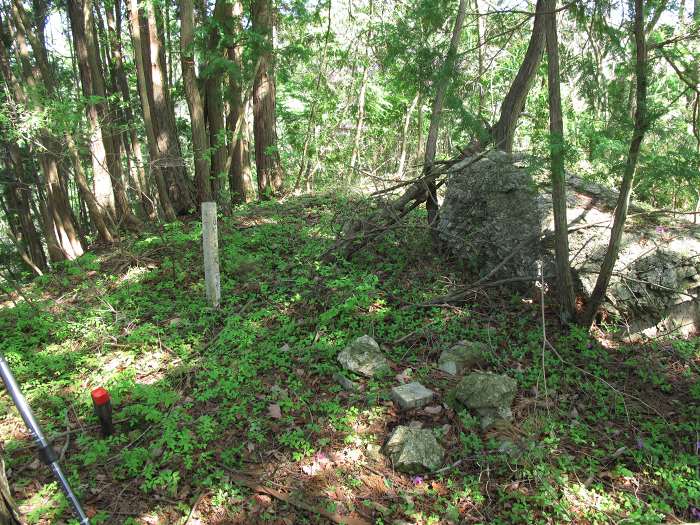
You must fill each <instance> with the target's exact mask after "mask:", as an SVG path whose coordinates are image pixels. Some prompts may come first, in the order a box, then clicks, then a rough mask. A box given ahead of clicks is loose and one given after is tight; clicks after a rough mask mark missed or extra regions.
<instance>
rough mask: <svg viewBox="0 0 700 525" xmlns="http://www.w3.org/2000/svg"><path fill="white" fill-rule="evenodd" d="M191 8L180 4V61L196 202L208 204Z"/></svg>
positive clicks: (204, 136) (204, 135) (185, 0)
mask: <svg viewBox="0 0 700 525" xmlns="http://www.w3.org/2000/svg"><path fill="white" fill-rule="evenodd" d="M193 46H194V6H193V5H192V0H180V57H181V59H182V80H183V84H184V86H185V98H187V106H188V107H189V110H190V122H191V125H192V149H193V150H194V173H195V180H196V181H197V197H198V199H199V202H200V203H201V202H210V201H211V179H210V176H209V170H210V167H211V166H210V163H209V159H208V158H207V154H208V153H209V136H208V135H207V126H206V123H205V122H204V104H203V102H202V95H201V93H200V92H199V87H198V86H197V73H196V71H195V63H194V51H193Z"/></svg>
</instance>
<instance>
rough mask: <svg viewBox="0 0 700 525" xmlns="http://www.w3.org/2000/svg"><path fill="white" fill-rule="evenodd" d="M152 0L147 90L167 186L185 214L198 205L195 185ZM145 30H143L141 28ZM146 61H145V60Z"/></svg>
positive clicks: (148, 5)
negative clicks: (184, 151)
mask: <svg viewBox="0 0 700 525" xmlns="http://www.w3.org/2000/svg"><path fill="white" fill-rule="evenodd" d="M156 7H157V6H155V5H154V4H153V2H146V22H147V28H148V29H147V34H148V46H147V48H146V49H147V50H148V55H149V56H148V58H149V63H150V75H149V76H148V77H147V80H148V81H149V82H147V84H146V91H147V93H148V96H149V104H150V107H151V118H152V120H153V125H154V127H155V132H156V133H155V138H156V144H157V146H158V152H159V155H158V159H157V162H158V164H159V167H160V168H161V170H162V173H163V177H164V179H165V182H166V184H167V186H168V194H169V196H170V200H171V202H172V204H173V207H174V208H175V211H176V212H177V213H178V214H185V213H188V212H190V211H194V210H195V209H196V205H195V197H194V189H193V187H192V183H191V181H190V180H189V179H187V173H186V170H185V164H184V160H183V158H182V152H181V150H180V142H179V140H178V135H177V128H176V126H175V110H174V107H173V105H172V101H171V100H170V92H169V90H168V83H167V78H166V76H165V71H166V69H167V65H166V60H165V50H164V48H163V45H162V38H161V32H162V29H161V28H162V24H159V22H158V18H159V17H160V13H159V12H158V11H157V10H156ZM142 33H143V31H142ZM144 65H145V64H144Z"/></svg>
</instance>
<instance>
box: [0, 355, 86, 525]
mask: <svg viewBox="0 0 700 525" xmlns="http://www.w3.org/2000/svg"><path fill="white" fill-rule="evenodd" d="M0 376H2V381H3V383H5V388H6V389H7V393H8V394H10V397H11V398H12V401H13V402H14V404H15V406H16V407H17V410H18V411H19V414H20V415H21V416H22V419H23V420H24V424H25V425H27V428H28V429H29V431H30V432H31V433H32V437H33V438H34V441H35V442H36V445H37V448H38V449H39V457H40V458H41V460H42V461H43V462H44V463H46V464H47V465H48V466H49V468H50V469H51V472H52V473H53V475H54V477H55V478H56V480H57V481H58V483H59V485H60V486H61V490H63V493H64V494H65V495H66V498H67V499H68V503H70V506H71V507H72V508H73V512H74V513H75V515H76V517H77V518H78V520H79V522H80V525H90V520H89V519H88V517H87V516H86V515H85V512H84V511H83V508H82V507H81V506H80V502H79V501H78V498H77V497H76V496H75V494H74V493H73V491H72V490H71V488H70V485H69V484H68V479H66V476H65V474H64V473H63V470H61V466H60V465H59V464H58V457H57V456H56V452H54V450H53V448H51V444H50V443H49V442H48V440H47V439H46V437H44V433H43V432H42V431H41V427H40V426H39V423H37V421H36V419H35V418H34V414H33V413H32V409H31V408H30V407H29V404H28V403H27V400H26V399H25V397H24V394H22V390H20V388H19V385H18V384H17V381H16V380H15V376H14V375H12V370H10V366H9V365H8V364H7V361H5V358H4V356H3V355H2V354H0Z"/></svg>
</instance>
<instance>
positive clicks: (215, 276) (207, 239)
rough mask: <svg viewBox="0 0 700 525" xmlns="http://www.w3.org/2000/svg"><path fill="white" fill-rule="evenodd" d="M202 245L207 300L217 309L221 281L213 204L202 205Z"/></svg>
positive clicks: (214, 204) (205, 203) (204, 203)
mask: <svg viewBox="0 0 700 525" xmlns="http://www.w3.org/2000/svg"><path fill="white" fill-rule="evenodd" d="M202 244H203V247H204V281H205V283H206V287H207V300H208V301H209V304H211V305H212V306H213V307H214V308H218V306H219V303H220V302H221V281H220V277H219V235H218V233H217V223H216V203H215V202H203V203H202Z"/></svg>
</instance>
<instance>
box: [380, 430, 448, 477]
mask: <svg viewBox="0 0 700 525" xmlns="http://www.w3.org/2000/svg"><path fill="white" fill-rule="evenodd" d="M384 453H385V454H386V455H387V456H389V458H390V459H391V462H392V463H393V465H394V468H395V469H396V470H398V471H400V472H406V473H408V474H418V473H420V472H426V471H432V470H436V469H438V468H439V467H440V466H441V465H442V461H443V458H444V457H445V449H443V448H442V446H441V445H440V443H438V441H437V439H436V438H435V435H434V434H433V432H432V431H431V430H427V429H416V428H410V427H406V426H399V427H396V429H395V430H394V432H393V433H392V434H391V437H389V441H387V443H386V445H384Z"/></svg>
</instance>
